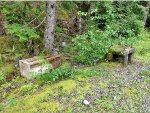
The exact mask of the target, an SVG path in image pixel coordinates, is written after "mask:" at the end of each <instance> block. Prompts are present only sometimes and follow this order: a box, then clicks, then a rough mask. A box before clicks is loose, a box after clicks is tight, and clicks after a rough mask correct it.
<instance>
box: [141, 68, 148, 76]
mask: <svg viewBox="0 0 150 113" xmlns="http://www.w3.org/2000/svg"><path fill="white" fill-rule="evenodd" d="M140 75H141V76H149V77H150V70H146V69H145V70H142V71H141V72H140Z"/></svg>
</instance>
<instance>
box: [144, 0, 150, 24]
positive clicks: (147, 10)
mask: <svg viewBox="0 0 150 113" xmlns="http://www.w3.org/2000/svg"><path fill="white" fill-rule="evenodd" d="M149 8H150V1H148V2H147V4H146V14H145V16H144V24H145V25H146V20H147V17H148V13H149Z"/></svg>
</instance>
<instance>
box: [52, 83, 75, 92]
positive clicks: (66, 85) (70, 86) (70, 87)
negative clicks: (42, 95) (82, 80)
mask: <svg viewBox="0 0 150 113" xmlns="http://www.w3.org/2000/svg"><path fill="white" fill-rule="evenodd" d="M76 85H77V84H76V82H75V81H74V80H64V81H60V82H59V83H58V84H55V85H54V86H53V87H54V88H59V87H62V88H63V90H64V91H65V92H66V93H69V92H71V91H72V90H73V89H74V88H75V87H76Z"/></svg>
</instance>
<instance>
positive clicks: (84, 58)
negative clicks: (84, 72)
mask: <svg viewBox="0 0 150 113" xmlns="http://www.w3.org/2000/svg"><path fill="white" fill-rule="evenodd" d="M72 43H73V45H72V47H73V50H74V53H73V55H74V57H73V59H74V62H77V63H82V64H86V65H93V64H95V63H96V62H98V61H99V60H102V59H104V57H105V54H106V53H107V51H108V47H109V45H110V42H109V40H108V38H107V37H106V36H105V35H104V34H103V33H101V32H100V31H98V30H95V29H93V30H89V31H88V32H86V33H84V34H82V35H78V36H76V37H75V38H74V39H73V40H72Z"/></svg>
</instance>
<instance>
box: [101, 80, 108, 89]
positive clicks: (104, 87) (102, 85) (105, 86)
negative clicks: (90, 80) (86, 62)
mask: <svg viewBox="0 0 150 113" xmlns="http://www.w3.org/2000/svg"><path fill="white" fill-rule="evenodd" d="M99 86H100V88H101V89H106V88H107V87H108V82H101V83H100V84H99Z"/></svg>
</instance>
